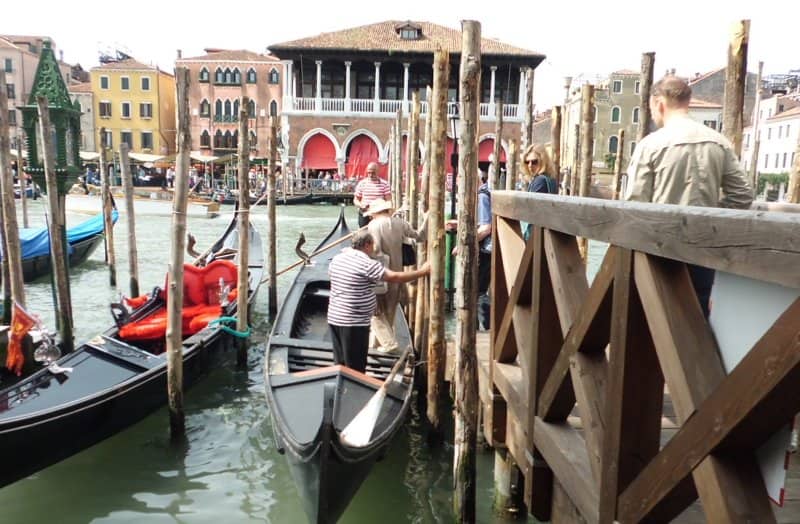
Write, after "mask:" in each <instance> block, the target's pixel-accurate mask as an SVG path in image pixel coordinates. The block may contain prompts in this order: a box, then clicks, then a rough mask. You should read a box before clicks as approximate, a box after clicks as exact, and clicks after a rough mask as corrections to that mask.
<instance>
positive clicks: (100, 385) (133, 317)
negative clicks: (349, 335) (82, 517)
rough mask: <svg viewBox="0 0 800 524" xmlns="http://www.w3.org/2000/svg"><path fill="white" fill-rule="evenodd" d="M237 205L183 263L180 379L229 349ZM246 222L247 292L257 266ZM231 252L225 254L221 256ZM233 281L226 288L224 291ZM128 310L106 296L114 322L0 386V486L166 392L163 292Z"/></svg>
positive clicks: (97, 437)
mask: <svg viewBox="0 0 800 524" xmlns="http://www.w3.org/2000/svg"><path fill="white" fill-rule="evenodd" d="M236 222H237V215H236V214H234V217H233V220H232V222H231V223H230V224H229V226H228V228H227V229H226V231H225V233H224V234H223V235H222V237H221V238H220V239H219V240H217V242H216V243H215V244H214V246H212V249H211V250H210V254H209V256H208V257H206V260H207V261H208V263H207V264H206V265H205V266H203V267H199V266H193V265H188V264H187V265H184V307H183V310H182V313H183V335H184V337H185V338H184V340H183V381H184V386H185V387H188V386H191V385H192V384H193V383H194V382H196V381H197V380H198V378H200V377H201V376H202V375H203V374H205V373H206V372H207V371H208V370H209V369H211V368H212V367H213V366H216V365H218V364H219V363H220V362H221V361H222V360H223V359H224V358H225V357H226V356H228V355H231V354H233V353H235V351H234V349H235V346H236V344H235V343H234V334H232V332H231V328H230V327H228V326H225V325H220V324H217V323H215V322H214V319H217V318H218V317H221V316H222V317H233V316H235V315H236V298H235V296H234V295H235V290H236V280H237V263H236V258H235V254H236V253H237V250H236V248H237V246H238V241H239V238H238V237H239V235H238V228H237V227H236ZM262 251H263V250H262V244H261V238H260V236H259V235H258V233H257V232H256V230H255V229H254V228H253V227H252V226H250V251H249V252H250V260H249V283H250V294H249V301H250V303H251V304H252V303H253V302H254V300H255V296H256V293H257V291H258V286H259V283H260V281H261V277H262V273H263V254H262ZM226 256H230V257H231V258H225V257H226ZM230 290H233V291H230ZM138 298H139V299H140V301H142V303H141V304H140V305H138V306H136V307H133V309H132V310H130V311H128V309H127V308H124V309H123V308H122V305H120V304H117V305H113V306H114V307H112V311H115V312H116V313H115V315H114V318H115V325H114V326H113V327H111V328H109V329H108V330H106V331H105V332H104V333H102V334H99V335H97V336H96V337H94V338H92V339H91V340H89V341H88V342H86V343H84V344H82V345H81V346H80V347H78V348H77V349H76V350H75V351H73V352H72V353H70V354H68V355H66V356H64V357H62V358H60V359H58V360H57V361H55V362H54V364H55V366H54V365H52V364H51V365H50V366H48V367H46V368H44V369H42V370H40V371H38V372H36V373H34V374H33V375H31V376H29V377H28V378H26V379H24V380H22V381H21V382H18V383H17V384H15V385H14V386H12V387H10V388H7V389H4V390H2V391H0V487H2V486H5V485H7V484H9V483H12V482H15V481H17V480H19V479H21V478H23V477H25V476H27V475H30V474H32V473H34V472H36V471H38V470H40V469H42V468H44V467H47V466H49V465H51V464H54V463H56V462H58V461H60V460H62V459H64V458H66V457H69V456H71V455H73V454H75V453H77V452H79V451H81V450H84V449H86V448H88V447H89V446H92V445H94V444H96V443H98V442H100V441H102V440H103V439H105V438H108V437H109V436H111V435H113V434H115V433H118V432H119V431H122V430H123V429H125V428H127V427H128V426H130V425H132V424H134V423H135V422H137V421H139V420H141V419H142V418H144V417H145V416H147V415H148V414H150V413H152V412H153V411H155V410H156V409H158V408H159V407H161V406H163V405H164V404H166V402H167V386H166V381H167V360H166V354H165V345H166V343H165V332H166V296H165V290H163V289H159V288H155V289H154V290H153V292H152V293H151V294H150V295H149V296H148V297H138Z"/></svg>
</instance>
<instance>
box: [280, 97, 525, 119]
mask: <svg viewBox="0 0 800 524" xmlns="http://www.w3.org/2000/svg"><path fill="white" fill-rule="evenodd" d="M290 100H291V102H290V103H288V104H287V106H288V108H287V111H288V112H292V113H309V114H324V113H331V114H351V113H356V114H372V115H374V114H381V115H393V114H396V113H397V111H399V110H401V109H403V108H404V101H403V100H375V99H372V98H369V99H364V98H351V99H349V100H348V99H346V98H291V99H290ZM376 102H377V104H376ZM410 106H411V103H410V102H409V103H408V109H410ZM428 111H429V108H428V102H421V103H420V112H421V114H423V115H427V114H428ZM457 113H458V103H457V102H448V103H447V114H448V116H453V115H455V114H457ZM480 116H481V118H482V119H484V120H487V119H488V120H491V119H494V116H495V108H494V104H490V103H482V104H481V106H480ZM503 118H505V119H509V120H514V119H518V118H520V112H519V106H518V105H517V104H504V105H503Z"/></svg>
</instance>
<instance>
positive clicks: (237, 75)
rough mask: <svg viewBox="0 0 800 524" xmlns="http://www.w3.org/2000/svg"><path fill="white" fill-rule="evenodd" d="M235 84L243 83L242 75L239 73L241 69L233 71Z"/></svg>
mask: <svg viewBox="0 0 800 524" xmlns="http://www.w3.org/2000/svg"><path fill="white" fill-rule="evenodd" d="M233 83H234V84H241V83H242V73H240V72H239V68H238V67H237V68H236V69H234V70H233Z"/></svg>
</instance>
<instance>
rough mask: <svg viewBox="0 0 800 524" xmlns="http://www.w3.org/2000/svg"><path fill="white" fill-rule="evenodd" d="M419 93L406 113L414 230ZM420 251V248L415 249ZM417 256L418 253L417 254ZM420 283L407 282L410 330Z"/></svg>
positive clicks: (408, 190) (409, 202)
mask: <svg viewBox="0 0 800 524" xmlns="http://www.w3.org/2000/svg"><path fill="white" fill-rule="evenodd" d="M419 109H420V104H419V93H418V92H417V91H414V92H413V93H412V94H411V111H410V112H409V114H408V147H406V167H407V174H406V200H405V205H406V206H408V215H407V216H408V222H409V224H411V227H413V228H414V229H415V230H416V229H417V228H418V227H419V208H418V204H417V200H418V198H419V190H418V188H417V184H418V181H419ZM417 251H420V249H417ZM417 258H419V255H418V256H417ZM421 287H422V284H421V283H420V281H414V282H410V283H409V284H408V314H407V318H408V321H409V328H410V329H411V332H412V333H414V332H415V331H416V321H417V315H416V307H417V293H419V290H420V288H421Z"/></svg>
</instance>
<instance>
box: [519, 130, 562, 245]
mask: <svg viewBox="0 0 800 524" xmlns="http://www.w3.org/2000/svg"><path fill="white" fill-rule="evenodd" d="M554 174H555V167H554V166H553V161H552V160H551V159H550V155H549V154H548V153H547V149H546V148H545V147H544V146H543V145H541V144H531V145H529V146H528V147H526V148H525V151H524V152H523V154H522V178H523V180H524V182H525V183H524V187H525V190H526V191H528V192H529V193H550V194H558V183H557V182H556V180H555V178H553V175H554ZM532 227H533V226H532V225H531V224H527V225H526V226H525V227H523V231H524V233H523V237H524V238H525V240H528V238H530V235H531V231H532V230H533V229H532Z"/></svg>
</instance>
